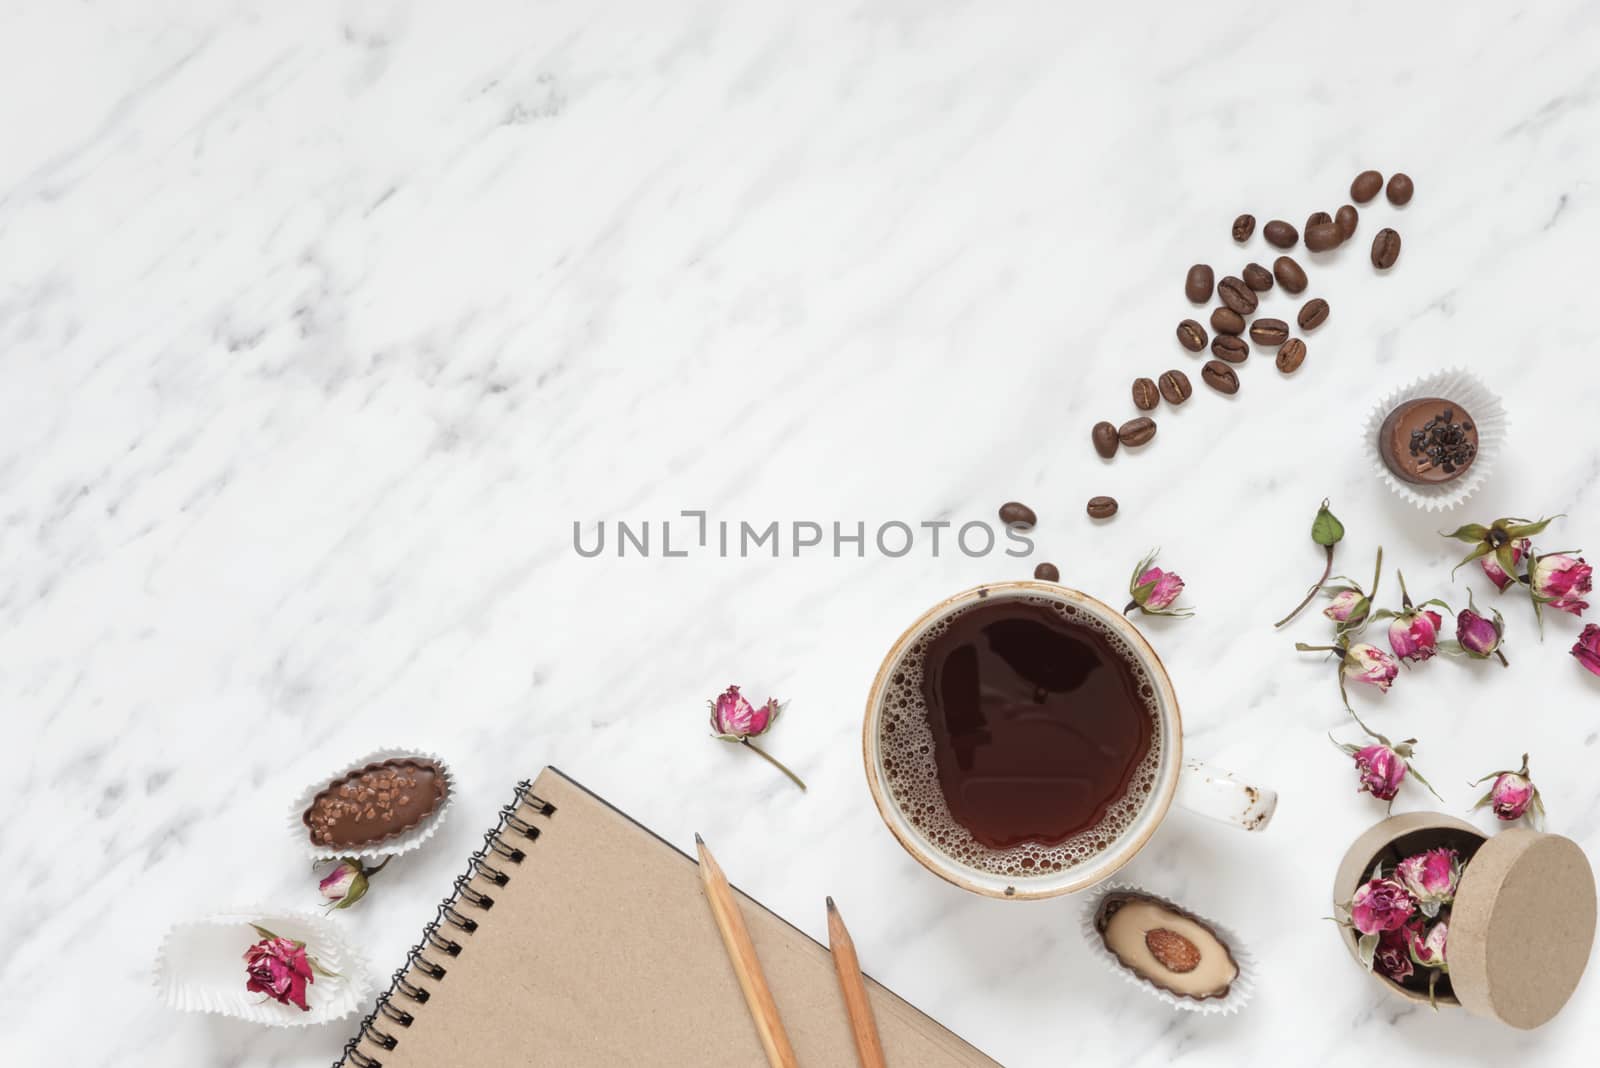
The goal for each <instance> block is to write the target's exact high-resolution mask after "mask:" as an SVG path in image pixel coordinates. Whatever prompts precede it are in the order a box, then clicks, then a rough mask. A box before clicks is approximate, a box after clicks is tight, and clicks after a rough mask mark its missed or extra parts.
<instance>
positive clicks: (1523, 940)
mask: <svg viewBox="0 0 1600 1068" xmlns="http://www.w3.org/2000/svg"><path fill="white" fill-rule="evenodd" d="M1439 849H1446V850H1454V851H1455V853H1456V854H1457V855H1458V856H1459V857H1460V860H1461V863H1462V869H1461V874H1460V882H1459V885H1457V886H1456V887H1455V891H1454V900H1453V902H1452V903H1451V904H1450V908H1449V916H1450V922H1449V939H1448V945H1447V947H1445V948H1444V955H1445V958H1446V961H1447V963H1448V973H1447V974H1445V975H1444V977H1443V978H1442V980H1439V985H1438V986H1437V988H1436V989H1435V990H1434V991H1433V992H1432V996H1433V998H1434V999H1435V1000H1436V1001H1437V1003H1438V1004H1441V1005H1455V1004H1459V1005H1461V1006H1462V1007H1464V1008H1465V1009H1466V1010H1467V1011H1468V1012H1471V1013H1473V1014H1474V1015H1476V1016H1486V1017H1489V1018H1491V1019H1495V1020H1499V1021H1500V1022H1501V1023H1505V1024H1508V1025H1510V1026H1512V1027H1517V1028H1522V1029H1531V1028H1535V1027H1539V1026H1540V1025H1542V1024H1544V1023H1547V1022H1548V1021H1549V1020H1550V1019H1552V1018H1553V1017H1554V1016H1555V1015H1556V1014H1557V1013H1558V1012H1560V1011H1561V1008H1562V1006H1564V1005H1565V1004H1566V1003H1567V1000H1568V999H1569V998H1570V997H1571V996H1572V992H1573V991H1574V990H1575V989H1576V988H1577V985H1578V980H1579V979H1581V978H1582V977H1583V972H1584V968H1585V967H1586V966H1587V964H1588V961H1589V952H1590V949H1591V948H1592V946H1593V945H1594V934H1595V909H1596V902H1595V881H1594V872H1593V871H1592V869H1591V868H1590V865H1589V859H1588V857H1586V856H1585V855H1584V853H1583V850H1582V849H1580V848H1579V847H1578V845H1577V843H1576V842H1573V841H1572V840H1571V839H1568V838H1563V837H1562V836H1560V835H1557V834H1542V833H1540V832H1537V831H1531V830H1526V829H1522V828H1512V829H1508V830H1502V831H1500V832H1499V833H1497V834H1495V835H1494V836H1493V837H1485V836H1484V834H1483V832H1481V831H1479V830H1478V829H1477V828H1476V827H1474V826H1473V825H1472V824H1470V823H1467V822H1465V821H1463V820H1459V819H1456V818H1455V817H1453V816H1446V815H1444V814H1442V813H1437V812H1408V813H1405V814H1404V815H1400V816H1391V817H1390V818H1388V819H1386V820H1383V821H1382V822H1381V823H1378V824H1376V825H1375V826H1373V827H1371V828H1370V829H1368V831H1367V832H1366V833H1365V834H1363V835H1361V836H1360V837H1359V838H1357V839H1356V841H1355V843H1354V844H1353V845H1352V846H1351V847H1350V850H1349V852H1347V853H1346V854H1345V857H1344V861H1343V862H1342V863H1341V864H1340V865H1339V870H1338V873H1337V875H1336V876H1335V878H1334V886H1333V899H1334V903H1335V908H1336V909H1338V908H1343V907H1346V906H1348V905H1349V904H1350V902H1351V901H1352V899H1353V898H1354V897H1355V894H1356V891H1357V889H1358V888H1359V887H1361V886H1362V885H1363V884H1365V883H1366V882H1367V881H1368V877H1369V875H1370V874H1371V873H1372V871H1373V869H1374V868H1375V867H1379V868H1381V870H1383V871H1390V870H1392V869H1394V868H1395V867H1396V866H1397V865H1398V864H1399V863H1400V862H1401V861H1402V860H1405V859H1406V858H1407V857H1414V856H1416V855H1417V854H1420V853H1424V852H1426V851H1428V850H1439ZM1342 936H1343V938H1344V940H1345V943H1346V945H1347V946H1349V948H1350V951H1351V953H1352V954H1356V955H1357V959H1358V960H1359V959H1360V956H1359V953H1358V949H1357V945H1358V935H1357V932H1355V931H1354V930H1352V929H1350V928H1343V929H1342ZM1373 977H1374V979H1375V980H1376V981H1378V982H1381V983H1383V984H1384V986H1385V987H1387V988H1388V989H1389V990H1390V991H1391V992H1393V993H1395V994H1397V995H1398V996H1400V997H1403V998H1406V999H1408V1000H1411V1001H1420V1002H1423V1003H1427V1002H1428V1001H1429V1000H1430V991H1429V989H1428V987H1427V986H1426V985H1423V984H1419V983H1417V982H1413V981H1410V979H1409V978H1408V980H1407V981H1406V982H1396V981H1394V980H1391V979H1388V978H1385V977H1384V976H1383V975H1381V974H1378V973H1377V972H1374V973H1373ZM1434 978H1435V979H1436V980H1437V979H1438V977H1437V976H1435V977H1434Z"/></svg>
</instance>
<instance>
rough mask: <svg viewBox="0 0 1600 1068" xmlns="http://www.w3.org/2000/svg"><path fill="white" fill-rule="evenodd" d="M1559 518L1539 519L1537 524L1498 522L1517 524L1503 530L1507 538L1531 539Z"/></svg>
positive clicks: (1555, 516) (1513, 521) (1509, 521)
mask: <svg viewBox="0 0 1600 1068" xmlns="http://www.w3.org/2000/svg"><path fill="white" fill-rule="evenodd" d="M1560 518H1561V517H1560V516H1559V515H1553V516H1551V517H1550V518H1549V519H1541V520H1539V521H1538V522H1537V523H1521V522H1519V521H1517V520H1504V519H1502V520H1500V522H1502V523H1508V524H1510V523H1515V524H1517V525H1515V526H1511V525H1508V526H1506V527H1504V528H1503V529H1504V530H1505V532H1506V534H1507V535H1508V536H1509V537H1511V538H1531V537H1533V536H1534V535H1535V534H1543V533H1544V528H1545V527H1547V526H1549V525H1550V524H1551V523H1553V522H1555V521H1556V520H1557V519H1560ZM1506 573H1507V574H1510V572H1509V571H1508V572H1506Z"/></svg>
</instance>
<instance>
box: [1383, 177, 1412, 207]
mask: <svg viewBox="0 0 1600 1068" xmlns="http://www.w3.org/2000/svg"><path fill="white" fill-rule="evenodd" d="M1416 191H1417V187H1416V186H1414V185H1412V184H1411V175H1409V174H1397V175H1395V176H1394V177H1392V178H1390V179H1389V189H1388V194H1389V203H1391V204H1393V205H1395V206H1396V207H1402V206H1404V205H1406V204H1409V203H1411V194H1413V193H1415V192H1416Z"/></svg>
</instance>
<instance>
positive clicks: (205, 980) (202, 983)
mask: <svg viewBox="0 0 1600 1068" xmlns="http://www.w3.org/2000/svg"><path fill="white" fill-rule="evenodd" d="M258 928H261V929H264V930H267V931H270V932H272V934H274V935H277V936H279V937H281V938H286V939H290V940H292V941H294V942H299V943H303V944H304V951H305V954H306V957H307V959H308V961H310V960H314V961H315V962H316V967H315V968H312V969H311V971H310V977H309V981H307V982H306V983H305V984H304V988H303V990H301V991H300V992H299V995H298V996H300V997H303V998H304V999H305V1003H306V1008H305V1009H301V1008H300V1007H299V1006H298V1005H296V1004H293V1003H292V1002H289V1001H283V1002H280V1001H276V1000H274V999H273V998H272V997H270V996H269V995H267V994H264V993H260V992H258V991H255V990H251V989H249V987H248V986H247V984H248V983H249V981H250V973H249V971H248V970H247V967H248V966H247V963H246V961H245V953H246V951H247V950H248V949H249V948H250V947H251V946H253V945H256V944H257V943H259V942H260V941H261V940H262V939H263V938H264V937H265V936H264V935H263V934H262V932H261V930H258ZM155 981H156V991H157V993H158V995H159V996H160V998H161V1000H162V1002H163V1003H164V1004H166V1005H167V1007H169V1008H172V1009H177V1010H178V1011H180V1012H209V1013H216V1014H218V1015H221V1016H232V1017H234V1018H235V1019H240V1020H247V1021H249V1022H250V1023H257V1024H262V1025H264V1026H267V1027H307V1026H310V1025H313V1024H322V1023H328V1022H329V1021H332V1020H339V1019H343V1018H344V1017H346V1016H349V1015H350V1014H351V1013H353V1012H355V1011H356V1009H358V1008H360V1007H361V1006H362V1005H364V1004H365V1003H366V1001H367V998H368V996H369V995H370V994H371V992H372V972H371V969H370V968H369V967H368V966H367V962H366V961H365V960H364V959H362V957H361V955H360V954H359V953H357V952H356V951H355V949H353V948H352V947H351V946H350V944H349V943H348V942H347V941H346V940H345V938H344V936H343V935H342V934H340V933H339V928H338V925H337V924H335V923H333V922H332V921H331V920H329V919H327V918H326V917H324V916H319V915H317V914H316V913H312V912H302V911H289V912H286V911H281V910H279V911H269V910H266V909H257V908H243V909H239V910H237V911H234V912H224V913H217V914H215V915H212V916H206V917H204V918H202V919H198V920H189V921H185V922H183V923H178V924H175V925H173V927H172V928H171V929H170V930H168V931H167V934H166V937H165V938H163V939H162V941H161V950H160V953H159V954H158V955H157V957H156V974H155Z"/></svg>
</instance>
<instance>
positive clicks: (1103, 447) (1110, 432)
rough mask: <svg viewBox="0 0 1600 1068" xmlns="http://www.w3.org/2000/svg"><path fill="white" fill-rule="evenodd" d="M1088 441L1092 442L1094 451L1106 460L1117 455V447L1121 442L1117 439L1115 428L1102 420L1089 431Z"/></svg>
mask: <svg viewBox="0 0 1600 1068" xmlns="http://www.w3.org/2000/svg"><path fill="white" fill-rule="evenodd" d="M1089 440H1090V441H1093V442H1094V451H1095V452H1097V453H1099V454H1100V455H1101V456H1104V457H1105V458H1106V459H1107V460H1109V459H1111V458H1112V457H1113V456H1115V455H1116V454H1117V446H1118V445H1120V444H1121V442H1120V441H1119V440H1118V439H1117V428H1116V427H1115V426H1113V425H1112V424H1111V423H1108V422H1106V421H1105V420H1104V419H1102V420H1100V421H1099V422H1098V423H1096V424H1095V425H1094V429H1093V430H1091V431H1089Z"/></svg>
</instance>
